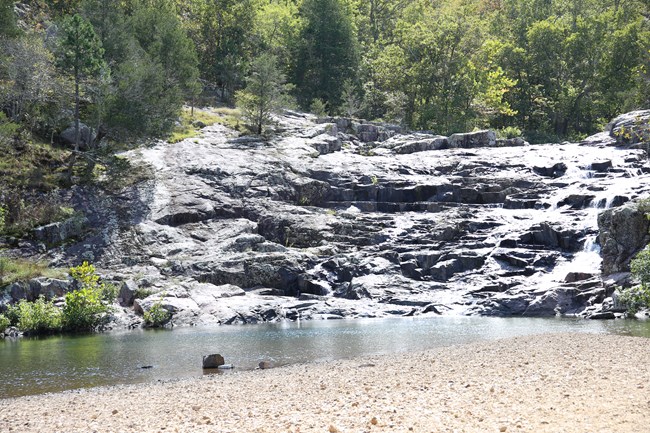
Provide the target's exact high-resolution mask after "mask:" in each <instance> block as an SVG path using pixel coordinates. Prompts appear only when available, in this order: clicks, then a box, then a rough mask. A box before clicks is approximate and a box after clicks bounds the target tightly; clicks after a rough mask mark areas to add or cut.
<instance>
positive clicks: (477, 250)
mask: <svg viewBox="0 0 650 433" xmlns="http://www.w3.org/2000/svg"><path fill="white" fill-rule="evenodd" d="M641 114H642V115H648V113H641ZM638 116H639V113H632V114H628V115H624V116H621V117H620V118H618V119H616V120H615V121H614V122H613V123H612V124H610V126H609V127H608V129H607V131H605V132H603V133H601V134H598V135H595V136H592V137H590V138H588V139H587V140H585V141H583V142H580V143H562V144H546V145H529V144H528V143H526V142H524V141H523V140H522V139H509V140H497V139H496V136H495V134H494V133H493V132H490V131H480V132H475V133H468V134H455V135H452V136H450V137H443V136H439V135H434V134H431V133H404V132H402V131H400V130H399V128H394V127H388V126H385V125H384V126H382V125H378V124H372V123H359V122H356V121H352V120H350V119H343V118H329V119H316V118H313V117H311V116H309V115H304V114H301V113H294V112H287V113H285V115H284V116H282V117H281V118H279V119H278V122H279V123H278V127H277V131H276V134H274V135H273V138H271V139H263V138H259V137H247V136H244V137H238V136H237V133H236V132H235V131H232V130H229V129H227V128H226V127H224V126H221V125H213V126H207V127H206V128H204V129H203V131H202V135H201V136H200V137H199V138H194V139H187V140H184V141H181V142H179V143H175V144H169V143H166V142H160V143H158V144H156V145H153V146H151V147H146V148H141V149H138V150H133V151H130V152H127V153H125V154H124V155H123V156H124V157H125V158H128V159H129V161H130V162H131V163H132V164H133V165H134V166H146V167H149V168H150V172H151V177H150V178H149V179H148V180H146V181H145V182H142V183H140V184H138V185H136V186H134V187H130V188H128V189H127V190H125V191H122V192H121V193H119V194H117V195H114V196H110V197H107V196H97V195H93V194H92V193H91V192H89V191H88V190H84V189H82V188H80V189H79V190H77V191H76V192H75V194H74V198H73V199H74V200H75V203H76V207H77V208H79V209H83V212H84V215H85V219H84V221H83V223H82V225H83V227H84V228H83V229H80V230H81V233H82V236H81V239H80V240H79V239H77V240H75V241H74V242H67V243H66V244H65V246H62V247H56V248H51V249H49V250H48V251H46V252H45V253H42V252H41V254H43V255H45V256H47V257H48V258H49V259H50V260H52V261H53V263H54V264H70V263H73V262H75V261H79V260H82V259H87V260H90V261H92V262H94V263H95V264H96V265H97V266H98V268H99V269H101V271H102V274H103V275H104V276H105V277H107V278H109V279H112V280H115V281H118V282H119V284H120V285H121V291H120V298H119V301H120V302H121V305H122V307H123V308H122V309H121V311H120V312H119V313H117V314H116V319H115V320H116V322H115V323H116V326H135V325H137V324H138V322H139V320H140V319H139V318H140V317H141V314H142V312H143V311H146V310H147V309H148V308H150V307H151V305H153V303H154V302H160V303H162V305H163V306H164V307H165V308H166V309H167V310H169V311H171V312H173V314H174V316H173V317H174V319H173V321H174V323H176V324H203V323H224V324H230V323H255V322H261V321H275V320H282V319H290V320H296V319H317V318H341V317H382V316H388V315H421V314H443V315H458V314H460V315H499V316H510V315H514V316H552V315H556V314H569V315H580V316H585V317H590V316H591V317H594V318H597V317H613V312H612V311H614V310H612V307H613V306H614V305H613V304H614V301H613V300H612V298H611V296H612V294H613V292H614V289H615V286H616V285H617V284H624V283H625V282H626V280H628V279H629V268H628V263H629V259H630V258H631V257H632V256H633V255H634V253H636V252H637V251H638V250H639V249H641V248H643V247H644V246H645V245H646V244H647V242H648V240H649V239H648V235H647V234H648V221H647V220H646V219H645V217H644V214H643V212H642V211H641V210H639V209H638V207H637V205H636V204H635V203H636V202H637V201H638V200H639V199H642V198H645V197H647V196H648V195H649V194H650V182H648V180H649V177H650V164H649V163H648V158H647V155H646V152H645V150H643V149H640V148H639V147H640V146H634V145H630V144H633V143H629V142H623V140H622V139H621V138H620V136H621V134H617V131H620V128H621V127H622V125H626V124H630V122H632V121H633V120H634V119H636V118H638ZM626 122H627V123H626ZM617 128H619V129H618V130H617ZM632 141H633V140H632ZM64 226H65V225H62V224H59V225H58V226H57V227H55V228H50V229H46V230H53V229H58V230H61V229H62V227H64ZM41 232H42V231H41ZM57 236H59V237H61V236H63V237H65V236H64V235H61V234H60V233H59V234H57ZM35 244H38V242H36V243H35ZM34 248H36V247H34ZM41 249H42V246H41ZM59 286H64V284H63V283H62V282H61V284H59ZM59 286H57V283H56V282H52V281H40V282H38V281H37V282H31V283H30V284H27V285H26V284H23V285H22V286H21V285H20V284H18V285H17V286H16V287H13V288H11V290H10V291H9V293H12V294H13V295H12V296H14V297H20V296H28V297H29V296H32V297H33V296H35V295H36V294H37V292H38V293H53V294H54V295H56V292H57V289H56V288H57V287H59ZM6 300H7V296H5V301H6Z"/></svg>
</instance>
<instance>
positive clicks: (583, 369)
mask: <svg viewBox="0 0 650 433" xmlns="http://www.w3.org/2000/svg"><path fill="white" fill-rule="evenodd" d="M649 391H650V339H641V338H633V337H621V336H612V335H585V334H562V335H545V336H534V337H522V338H513V339H507V340H501V341H497V342H487V343H480V344H469V345H463V346H457V347H452V348H445V349H440V350H435V351H429V352H424V353H417V354H404V355H391V356H384V357H374V358H366V359H355V360H346V361H337V362H329V363H323V364H311V365H296V366H290V367H283V368H277V369H271V370H259V371H249V372H240V373H235V374H228V375H209V376H204V377H203V378H197V379H191V380H183V381H177V382H170V383H162V384H160V383H158V384H148V385H133V386H116V387H108V388H96V389H90V390H82V391H74V392H65V393H60V394H50V395H41V396H34V397H22V398H17V399H6V400H0V407H1V408H2V410H1V412H0V431H1V432H66V433H69V432H84V433H86V432H219V433H224V432H273V433H277V432H388V431H390V432H410V431H414V432H504V431H505V432H554V433H560V432H563V433H568V432H585V433H587V432H589V433H594V432H603V433H612V432H625V433H632V432H650V392H649Z"/></svg>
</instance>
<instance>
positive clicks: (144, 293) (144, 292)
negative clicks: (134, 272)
mask: <svg viewBox="0 0 650 433" xmlns="http://www.w3.org/2000/svg"><path fill="white" fill-rule="evenodd" d="M153 294H154V292H153V290H151V289H147V288H146V287H138V288H137V289H135V292H134V293H133V298H134V299H144V298H147V297H149V296H151V295H153Z"/></svg>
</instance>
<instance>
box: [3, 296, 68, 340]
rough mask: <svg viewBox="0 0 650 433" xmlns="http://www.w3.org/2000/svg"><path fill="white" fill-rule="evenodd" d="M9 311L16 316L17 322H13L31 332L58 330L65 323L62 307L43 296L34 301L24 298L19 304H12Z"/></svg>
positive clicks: (24, 330) (41, 332)
mask: <svg viewBox="0 0 650 433" xmlns="http://www.w3.org/2000/svg"><path fill="white" fill-rule="evenodd" d="M7 313H8V316H10V317H14V318H15V323H12V324H15V325H16V326H17V327H18V329H20V330H21V331H23V332H26V333H30V334H47V333H52V332H57V331H60V330H61V328H62V325H63V316H62V314H61V309H59V308H57V307H56V306H55V305H54V303H53V302H52V301H46V300H45V298H43V297H42V296H41V297H39V298H38V299H37V300H36V301H34V302H29V301H27V300H26V299H22V300H21V301H20V302H18V304H16V305H14V306H10V307H9V309H8V310H7Z"/></svg>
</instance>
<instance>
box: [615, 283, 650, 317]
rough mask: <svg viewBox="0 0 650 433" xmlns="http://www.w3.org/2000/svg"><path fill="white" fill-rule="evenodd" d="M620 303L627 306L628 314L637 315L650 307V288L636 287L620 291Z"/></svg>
mask: <svg viewBox="0 0 650 433" xmlns="http://www.w3.org/2000/svg"><path fill="white" fill-rule="evenodd" d="M618 301H619V302H620V303H621V304H622V305H625V307H626V308H627V311H628V313H630V314H635V313H637V312H638V311H640V310H643V309H646V308H648V307H650V288H648V287H647V286H635V287H630V288H627V289H623V290H619V291H618Z"/></svg>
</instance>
